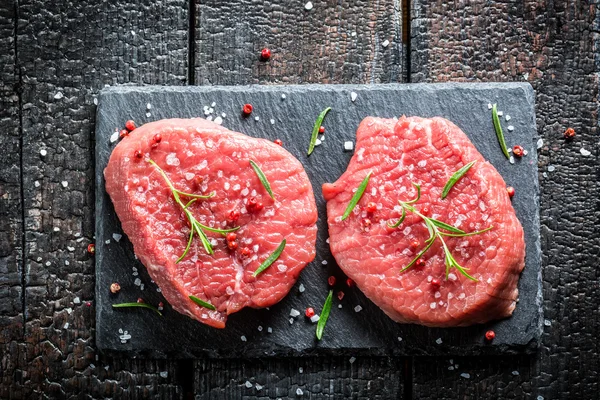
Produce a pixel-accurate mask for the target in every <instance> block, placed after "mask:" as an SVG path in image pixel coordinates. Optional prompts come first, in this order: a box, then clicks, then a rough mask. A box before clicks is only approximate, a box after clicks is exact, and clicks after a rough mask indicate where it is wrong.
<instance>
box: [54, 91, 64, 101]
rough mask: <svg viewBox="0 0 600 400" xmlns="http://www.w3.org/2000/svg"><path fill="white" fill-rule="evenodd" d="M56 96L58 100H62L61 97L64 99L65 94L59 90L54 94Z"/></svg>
mask: <svg viewBox="0 0 600 400" xmlns="http://www.w3.org/2000/svg"><path fill="white" fill-rule="evenodd" d="M54 98H55V99H56V100H60V99H62V98H63V94H62V92H57V93H56V94H55V95H54Z"/></svg>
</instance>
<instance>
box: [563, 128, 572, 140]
mask: <svg viewBox="0 0 600 400" xmlns="http://www.w3.org/2000/svg"><path fill="white" fill-rule="evenodd" d="M564 135H565V139H573V138H574V137H575V129H573V128H567V130H566V131H565V133H564Z"/></svg>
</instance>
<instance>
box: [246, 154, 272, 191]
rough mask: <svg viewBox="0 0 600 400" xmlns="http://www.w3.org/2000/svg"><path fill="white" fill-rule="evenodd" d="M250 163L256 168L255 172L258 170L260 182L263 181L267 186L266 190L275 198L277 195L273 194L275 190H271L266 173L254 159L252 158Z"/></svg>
mask: <svg viewBox="0 0 600 400" xmlns="http://www.w3.org/2000/svg"><path fill="white" fill-rule="evenodd" d="M250 165H252V169H253V170H254V172H256V175H257V176H258V179H259V180H260V183H262V185H263V186H264V187H265V190H266V191H267V193H269V196H271V198H272V199H273V200H275V196H274V195H273V191H272V190H271V184H270V183H269V181H268V180H267V177H266V176H265V174H264V173H263V172H262V170H261V169H260V167H259V166H258V165H257V164H256V163H255V162H254V161H252V160H250Z"/></svg>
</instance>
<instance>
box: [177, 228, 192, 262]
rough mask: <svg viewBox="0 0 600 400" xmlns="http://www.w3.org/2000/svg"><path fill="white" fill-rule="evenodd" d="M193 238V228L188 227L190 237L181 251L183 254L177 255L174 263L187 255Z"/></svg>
mask: <svg viewBox="0 0 600 400" xmlns="http://www.w3.org/2000/svg"><path fill="white" fill-rule="evenodd" d="M193 240H194V230H193V229H190V238H189V239H188V242H187V246H185V250H184V251H183V254H182V255H180V256H179V258H178V259H177V261H175V264H179V262H180V261H181V260H183V259H184V257H185V256H186V255H187V253H188V251H190V247H191V246H192V241H193Z"/></svg>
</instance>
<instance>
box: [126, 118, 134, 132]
mask: <svg viewBox="0 0 600 400" xmlns="http://www.w3.org/2000/svg"><path fill="white" fill-rule="evenodd" d="M125 129H127V130H128V131H129V132H131V131H133V130H134V129H135V122H133V121H132V120H129V121H127V122H125Z"/></svg>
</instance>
